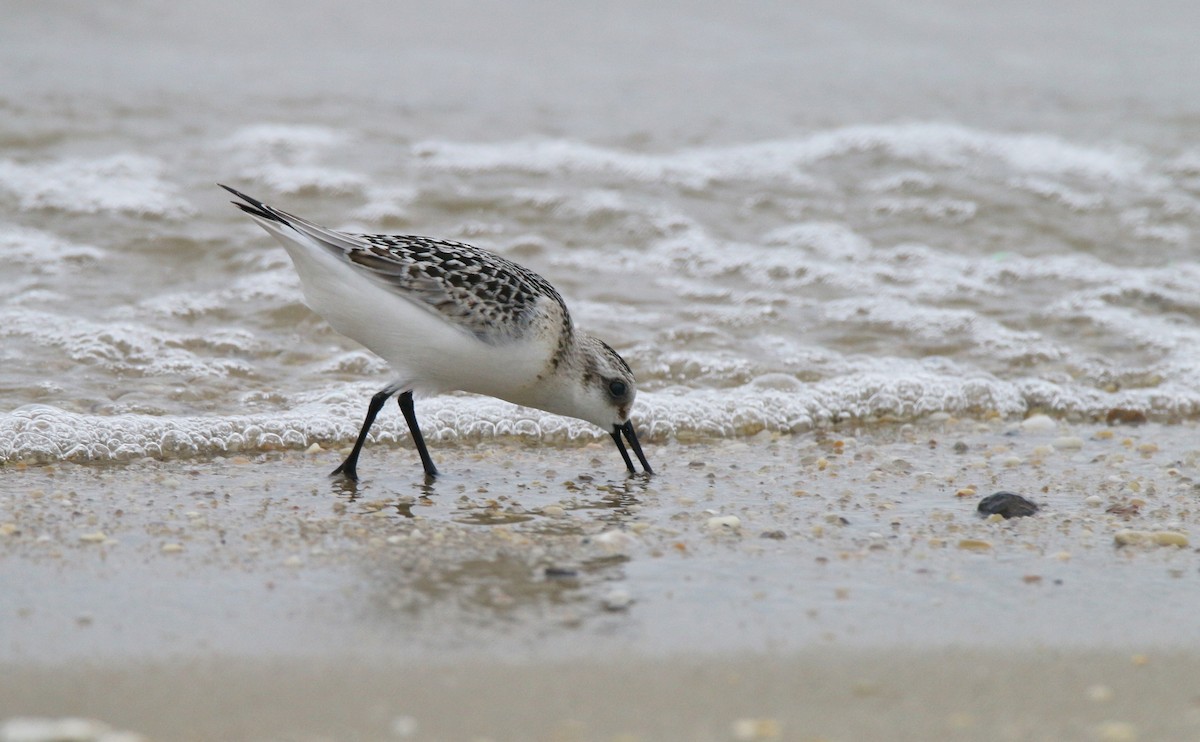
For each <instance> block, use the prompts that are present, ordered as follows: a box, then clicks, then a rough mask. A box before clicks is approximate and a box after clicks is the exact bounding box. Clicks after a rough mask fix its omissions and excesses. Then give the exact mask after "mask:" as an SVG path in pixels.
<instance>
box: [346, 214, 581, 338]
mask: <svg viewBox="0 0 1200 742" xmlns="http://www.w3.org/2000/svg"><path fill="white" fill-rule="evenodd" d="M348 236H350V237H352V238H353V239H356V240H361V241H362V243H363V244H362V246H361V247H359V248H357V249H352V250H344V249H343V250H342V251H341V253H342V255H343V257H344V258H345V259H346V260H347V261H349V262H350V263H352V264H354V265H355V266H357V267H358V268H360V269H361V270H363V271H364V272H366V273H368V274H369V275H370V276H372V277H373V278H375V279H376V280H380V281H383V282H385V283H387V284H390V285H391V286H394V287H395V288H396V289H399V291H400V292H402V293H404V294H405V295H410V296H412V297H414V298H417V299H419V300H420V301H422V302H423V303H425V304H427V305H429V306H430V307H432V308H433V309H435V310H437V312H438V314H439V315H441V316H442V317H444V318H446V319H447V320H449V321H450V322H452V323H453V324H455V325H458V326H459V327H462V328H463V329H465V330H467V331H469V332H470V333H471V334H473V335H474V336H475V337H477V338H479V339H480V340H483V341H485V342H488V343H498V342H504V341H506V340H510V339H512V338H515V337H518V336H520V335H521V333H522V332H524V330H525V329H526V328H527V327H528V325H529V322H530V321H531V319H532V318H533V314H534V311H535V307H536V305H537V302H538V301H539V299H549V300H552V301H554V302H555V303H557V304H558V305H559V307H560V308H561V309H562V313H563V317H564V318H565V320H566V325H567V327H570V323H571V320H570V315H569V314H568V312H567V307H566V304H564V302H563V300H562V297H561V296H559V294H558V292H557V291H556V290H555V289H554V287H553V286H551V285H550V284H549V283H548V282H547V281H546V279H544V278H542V277H541V276H539V275H538V274H536V273H534V272H533V271H531V270H529V269H527V268H524V267H522V266H520V265H518V264H516V263H514V262H512V261H511V260H508V259H506V258H503V257H500V256H499V255H496V254H494V253H490V252H488V251H486V250H481V249H479V248H477V247H473V246H471V245H466V244H463V243H461V242H451V241H449V240H436V239H431V238H429V237H417V236H412V235H382V234H356V235H348Z"/></svg>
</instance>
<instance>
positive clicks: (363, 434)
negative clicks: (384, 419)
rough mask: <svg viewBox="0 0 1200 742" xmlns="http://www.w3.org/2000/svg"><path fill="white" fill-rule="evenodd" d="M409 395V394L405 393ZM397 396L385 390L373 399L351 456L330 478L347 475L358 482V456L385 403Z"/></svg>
mask: <svg viewBox="0 0 1200 742" xmlns="http://www.w3.org/2000/svg"><path fill="white" fill-rule="evenodd" d="M405 393H406V394H407V392H405ZM393 394H395V390H393V389H384V390H383V391H382V392H379V393H377V394H376V395H375V396H374V397H371V403H370V404H369V405H367V419H366V420H363V424H362V430H359V431H358V440H356V441H355V442H354V448H353V449H352V450H351V451H350V455H349V456H347V457H346V460H345V461H343V462H342V465H341V466H339V467H338V468H336V469H334V470H333V471H332V472H330V474H329V476H331V477H332V476H336V475H338V474H345V475H346V477H348V478H349V479H353V480H355V481H358V454H359V453H360V452H361V451H362V447H363V444H364V443H366V442H367V432H368V431H369V430H370V429H371V425H372V424H373V423H374V422H375V416H376V415H378V414H379V411H380V410H381V409H383V403H384V402H387V401H388V397H390V396H392V395H393Z"/></svg>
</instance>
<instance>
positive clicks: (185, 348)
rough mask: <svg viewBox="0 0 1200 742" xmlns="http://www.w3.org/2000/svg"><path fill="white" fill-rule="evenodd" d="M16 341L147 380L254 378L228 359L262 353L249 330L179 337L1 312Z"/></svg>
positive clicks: (5, 330) (132, 326)
mask: <svg viewBox="0 0 1200 742" xmlns="http://www.w3.org/2000/svg"><path fill="white" fill-rule="evenodd" d="M16 336H22V337H25V338H26V339H28V340H29V341H32V342H33V343H36V344H38V345H42V346H50V347H55V348H58V349H60V350H61V351H62V353H63V354H64V355H66V356H67V357H68V358H71V359H72V360H74V361H78V362H81V363H90V364H94V365H96V366H99V367H101V368H104V369H106V370H108V371H112V372H115V373H117V374H129V373H133V374H138V375H144V376H166V375H185V376H188V377H200V378H202V377H210V378H211V377H216V378H223V377H227V376H230V375H239V376H246V377H251V376H254V375H255V371H254V367H253V364H251V363H249V362H247V361H245V360H242V359H240V358H230V357H224V356H223V354H227V353H231V352H238V353H242V354H248V353H250V352H251V351H254V350H260V349H261V347H262V344H261V341H259V340H257V339H255V337H254V335H253V334H252V333H251V332H250V331H248V330H240V329H233V330H224V331H218V332H207V331H206V332H200V333H177V332H168V331H164V330H158V329H152V328H150V327H147V326H146V325H144V324H139V323H136V322H104V321H101V322H93V321H91V320H87V319H83V318H80V317H74V316H63V315H58V314H54V313H51V312H44V311H38V310H33V309H26V308H22V307H12V308H6V309H0V337H16Z"/></svg>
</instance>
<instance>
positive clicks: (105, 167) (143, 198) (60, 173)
mask: <svg viewBox="0 0 1200 742" xmlns="http://www.w3.org/2000/svg"><path fill="white" fill-rule="evenodd" d="M162 169H163V168H162V163H161V162H160V161H159V160H157V159H155V158H153V157H146V156H144V155H134V154H115V155H111V156H109V157H102V158H99V159H81V158H64V159H60V160H55V161H54V162H47V163H38V164H25V163H19V162H16V161H13V160H0V190H4V191H7V192H9V193H11V194H12V195H14V196H15V197H16V198H17V203H18V204H19V206H20V208H21V209H24V210H34V209H59V210H62V211H68V212H72V213H77V214H96V213H111V212H120V213H125V214H131V215H135V216H155V217H172V218H182V217H185V216H191V215H193V214H194V213H195V210H194V209H193V208H192V206H191V205H190V204H189V203H188V202H187V201H185V200H184V199H183V198H182V197H180V196H179V192H178V188H177V187H176V186H175V184H173V183H171V182H170V181H167V180H165V179H164V178H163V176H162Z"/></svg>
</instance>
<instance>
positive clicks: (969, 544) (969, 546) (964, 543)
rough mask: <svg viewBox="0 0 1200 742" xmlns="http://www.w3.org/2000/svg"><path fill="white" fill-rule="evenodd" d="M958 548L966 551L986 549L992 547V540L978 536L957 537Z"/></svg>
mask: <svg viewBox="0 0 1200 742" xmlns="http://www.w3.org/2000/svg"><path fill="white" fill-rule="evenodd" d="M958 548H960V549H966V550H968V551H987V550H988V549H990V548H992V542H991V541H984V540H983V539H979V538H964V539H959V542H958Z"/></svg>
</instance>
